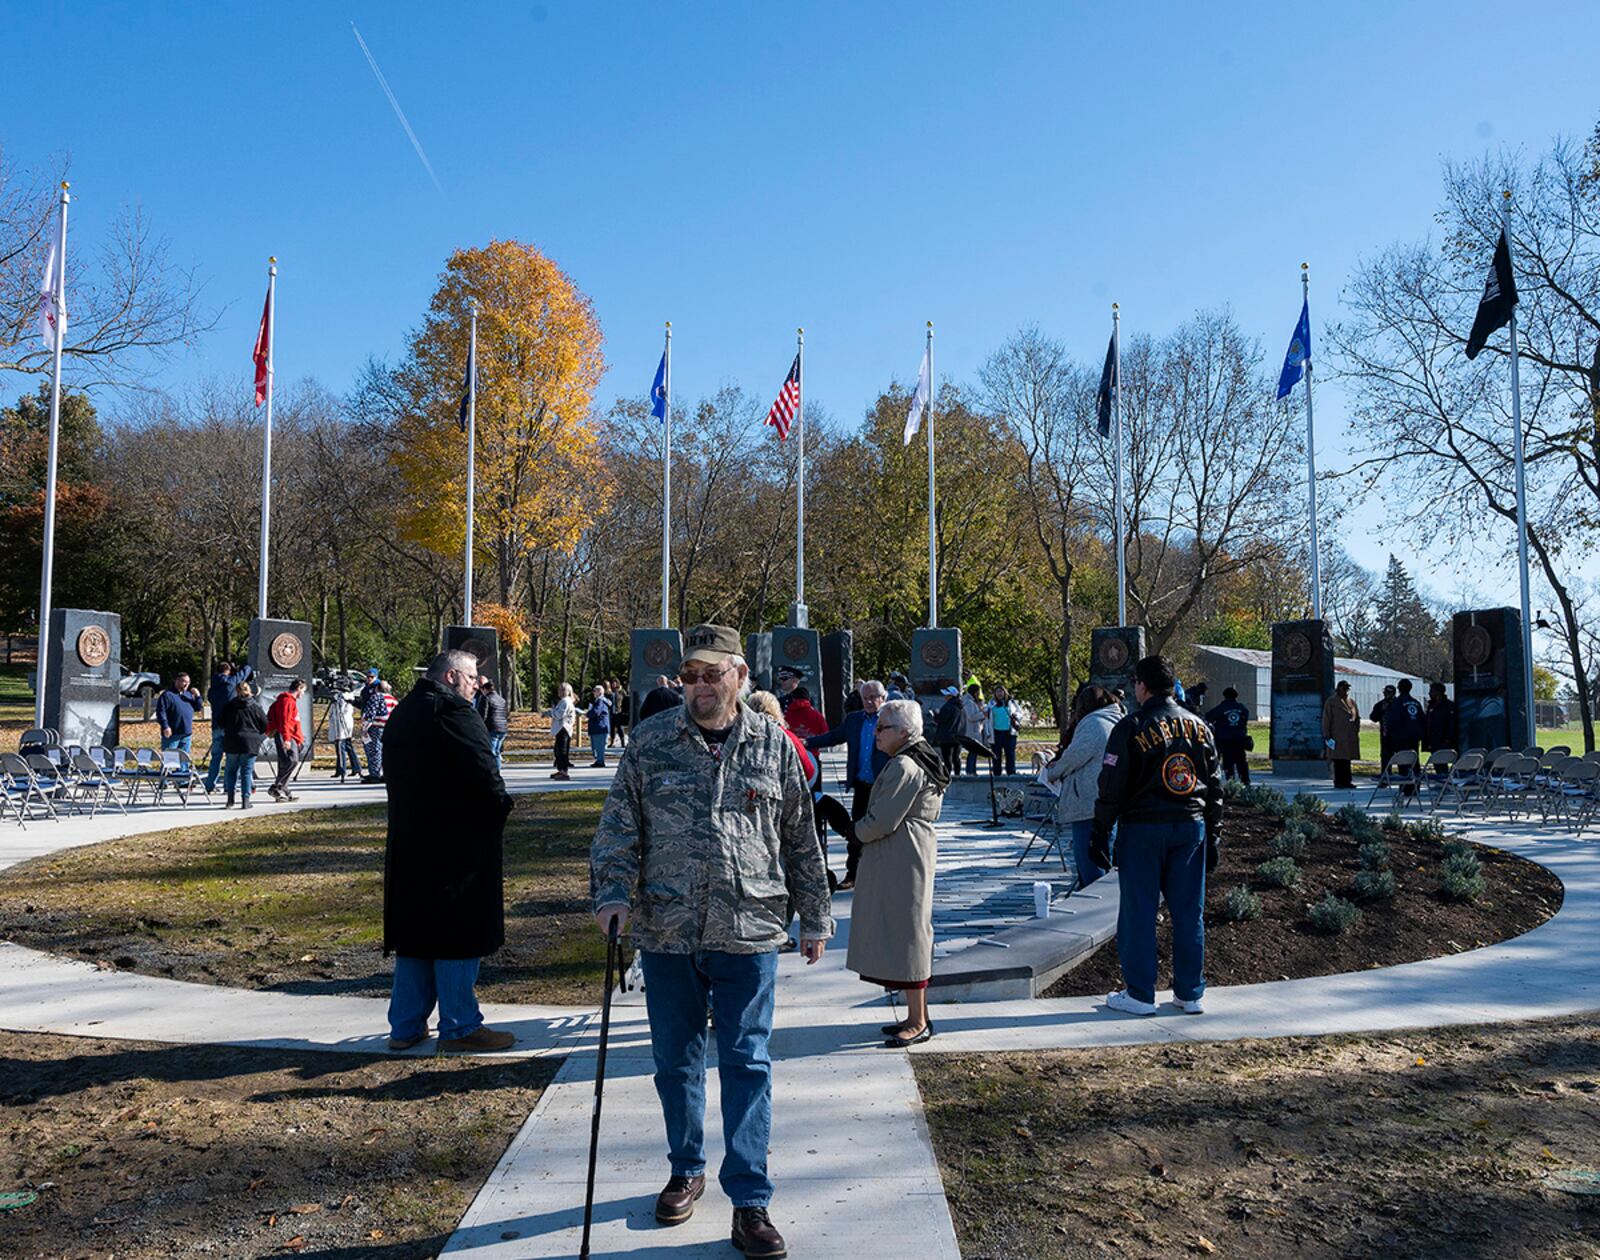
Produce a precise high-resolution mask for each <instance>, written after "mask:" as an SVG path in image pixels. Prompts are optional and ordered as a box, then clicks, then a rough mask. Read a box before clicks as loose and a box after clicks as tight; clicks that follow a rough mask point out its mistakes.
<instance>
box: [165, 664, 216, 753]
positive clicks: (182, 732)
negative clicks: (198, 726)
mask: <svg viewBox="0 0 1600 1260" xmlns="http://www.w3.org/2000/svg"><path fill="white" fill-rule="evenodd" d="M204 703H205V702H204V701H203V700H201V699H200V693H199V692H198V691H196V690H195V689H194V688H193V687H191V686H190V685H189V675H188V674H178V675H176V676H175V677H174V678H173V680H172V686H171V687H169V688H168V689H167V690H166V691H163V692H162V693H161V695H160V697H159V698H158V699H157V700H156V723H157V725H159V726H160V727H161V748H162V751H165V750H167V749H169V748H179V749H182V750H183V751H184V752H188V751H189V745H190V743H191V742H193V740H194V715H195V714H196V713H198V712H200V708H201V706H202V705H203V704H204Z"/></svg>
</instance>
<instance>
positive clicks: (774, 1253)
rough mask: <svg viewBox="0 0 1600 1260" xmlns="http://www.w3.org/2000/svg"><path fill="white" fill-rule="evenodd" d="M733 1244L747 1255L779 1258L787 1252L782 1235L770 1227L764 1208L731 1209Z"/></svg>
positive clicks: (768, 1259)
mask: <svg viewBox="0 0 1600 1260" xmlns="http://www.w3.org/2000/svg"><path fill="white" fill-rule="evenodd" d="M733 1245H734V1246H735V1247H737V1248H738V1249H739V1250H740V1251H742V1252H744V1254H745V1255H747V1256H759V1257H760V1258H761V1260H781V1258H782V1257H783V1256H786V1255H788V1254H789V1248H788V1247H786V1246H785V1245H784V1241H783V1235H782V1234H780V1233H779V1232H778V1231H777V1230H775V1229H773V1228H772V1220H771V1218H769V1217H768V1216H767V1209H766V1208H759V1207H753V1208H734V1209H733Z"/></svg>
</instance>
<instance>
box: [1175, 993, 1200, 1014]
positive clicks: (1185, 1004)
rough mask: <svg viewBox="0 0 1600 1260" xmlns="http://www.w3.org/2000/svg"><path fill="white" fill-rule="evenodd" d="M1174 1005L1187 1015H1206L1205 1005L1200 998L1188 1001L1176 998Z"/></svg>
mask: <svg viewBox="0 0 1600 1260" xmlns="http://www.w3.org/2000/svg"><path fill="white" fill-rule="evenodd" d="M1172 1004H1173V1005H1174V1006H1176V1007H1177V1008H1178V1009H1179V1010H1180V1011H1182V1012H1183V1013H1184V1014H1185V1015H1204V1014H1205V1013H1206V1008H1205V1005H1204V1004H1203V1003H1202V1002H1201V1000H1200V999H1199V998H1194V999H1192V1000H1188V1001H1186V1000H1184V999H1183V998H1181V997H1175V998H1173V999H1172Z"/></svg>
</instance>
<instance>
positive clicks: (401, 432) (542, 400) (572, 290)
mask: <svg viewBox="0 0 1600 1260" xmlns="http://www.w3.org/2000/svg"><path fill="white" fill-rule="evenodd" d="M474 300H476V302H477V303H478V401H477V494H476V497H477V511H476V514H475V516H474V521H473V527H474V532H473V550H474V553H475V555H474V573H475V574H481V573H482V572H483V570H484V568H485V567H487V568H488V570H489V572H490V573H491V574H492V586H493V590H494V592H495V596H494V598H495V600H496V602H498V603H499V604H500V605H502V606H510V605H511V603H512V595H513V592H514V591H515V589H516V587H517V584H518V582H519V581H520V580H521V579H522V577H523V576H524V573H525V570H526V567H527V564H528V561H529V557H530V556H532V555H533V554H534V553H536V552H538V551H540V550H542V549H546V548H548V549H552V550H555V551H561V552H566V551H570V550H571V549H572V547H573V546H574V545H575V544H576V543H577V541H578V537H579V535H580V534H581V533H582V531H583V528H584V526H585V525H586V524H587V523H588V522H589V521H590V520H592V519H593V517H594V516H595V515H596V514H597V513H598V512H599V511H600V510H602V509H603V508H604V506H605V501H604V491H603V487H604V485H605V478H603V477H601V476H600V475H599V473H600V457H599V449H598V442H597V440H596V436H595V433H594V431H593V430H592V429H591V428H590V425H589V408H590V404H591V402H592V400H593V398H594V391H595V388H596V386H597V385H598V384H599V382H600V376H601V374H602V373H603V372H604V370H605V360H604V359H603V358H602V356H601V351H600V344H601V334H600V323H599V321H598V320H597V319H596V318H595V314H594V309H593V307H592V306H591V305H590V302H589V299H588V297H587V296H585V295H584V294H583V293H582V292H581V291H580V290H579V289H578V287H577V286H576V285H575V284H573V282H572V280H571V278H570V277H569V276H567V275H566V273H565V272H563V271H562V270H561V269H560V268H559V267H557V266H556V265H555V263H553V262H552V261H551V260H550V259H548V258H547V257H545V256H544V254H542V253H540V252H539V250H538V249H536V248H535V247H534V246H532V245H526V244H523V243H522V242H520V241H490V242H489V244H488V245H487V246H485V247H484V248H482V249H461V250H457V251H456V252H455V253H454V254H452V255H451V256H450V259H449V261H448V262H447V263H446V264H445V269H444V273H443V274H442V275H441V276H440V278H439V287H438V288H437V289H436V290H435V292H434V295H433V300H432V302H431V303H430V304H429V308H428V314H427V316H426V318H425V319H424V320H423V324H422V327H421V328H420V329H418V330H417V331H416V332H415V333H413V334H412V337H411V341H410V345H409V347H408V353H407V358H406V361H405V363H404V364H403V366H402V367H401V368H400V370H399V371H398V372H397V374H396V380H397V383H398V384H399V385H400V387H401V390H402V392H403V394H404V396H405V398H406V399H407V404H408V405H407V406H405V407H404V408H403V410H402V412H401V414H400V415H399V416H398V417H397V418H396V421H395V433H394V434H393V437H394V439H395V441H394V443H393V445H392V447H391V451H392V454H391V456H390V458H391V460H392V461H393V464H394V466H395V469H396V471H397V472H398V473H399V474H400V477H401V479H402V480H403V482H404V484H405V489H406V497H405V503H406V506H405V507H403V508H402V510H401V513H400V522H399V524H400V530H401V532H402V534H403V535H404V536H405V537H406V538H407V539H408V540H409V541H411V542H415V543H419V544H421V545H422V546H424V547H426V548H427V549H428V550H430V551H433V552H436V553H437V554H439V555H441V556H451V555H455V556H459V555H461V554H462V550H463V548H464V547H465V546H466V528H467V525H466V520H467V516H466V483H467V435H466V434H465V433H463V432H462V431H461V429H460V427H459V425H458V423H457V413H458V408H459V406H460V402H461V383H462V378H463V373H464V372H465V368H466V361H467V344H468V339H469V335H470V329H471V318H472V317H471V311H472V303H473V301H474ZM487 593H488V592H487V591H486V592H485V594H487Z"/></svg>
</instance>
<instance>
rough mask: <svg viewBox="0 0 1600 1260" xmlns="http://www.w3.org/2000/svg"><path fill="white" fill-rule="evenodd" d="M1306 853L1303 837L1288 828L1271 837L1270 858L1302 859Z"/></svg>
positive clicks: (1301, 834)
mask: <svg viewBox="0 0 1600 1260" xmlns="http://www.w3.org/2000/svg"><path fill="white" fill-rule="evenodd" d="M1305 852H1306V838H1305V835H1304V834H1303V833H1301V832H1299V831H1296V830H1294V829H1293V828H1290V827H1285V828H1284V829H1283V830H1282V831H1280V832H1279V833H1278V834H1277V835H1275V836H1273V837H1272V856H1273V857H1286V858H1300V857H1304V856H1305Z"/></svg>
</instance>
